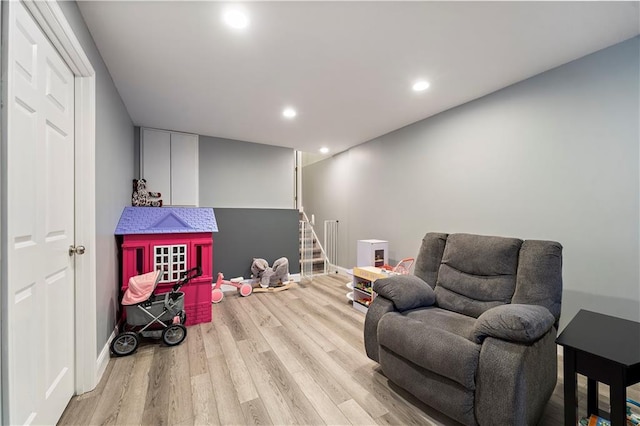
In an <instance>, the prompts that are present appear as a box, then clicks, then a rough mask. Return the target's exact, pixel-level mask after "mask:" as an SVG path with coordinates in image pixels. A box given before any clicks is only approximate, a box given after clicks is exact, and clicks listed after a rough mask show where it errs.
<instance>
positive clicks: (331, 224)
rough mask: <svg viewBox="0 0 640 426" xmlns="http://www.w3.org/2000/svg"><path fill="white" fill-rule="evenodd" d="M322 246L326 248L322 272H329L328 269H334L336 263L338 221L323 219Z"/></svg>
mask: <svg viewBox="0 0 640 426" xmlns="http://www.w3.org/2000/svg"><path fill="white" fill-rule="evenodd" d="M324 247H325V249H326V254H325V262H324V273H325V274H327V273H329V271H328V269H332V270H335V265H337V264H338V221H337V220H335V219H333V220H325V221H324Z"/></svg>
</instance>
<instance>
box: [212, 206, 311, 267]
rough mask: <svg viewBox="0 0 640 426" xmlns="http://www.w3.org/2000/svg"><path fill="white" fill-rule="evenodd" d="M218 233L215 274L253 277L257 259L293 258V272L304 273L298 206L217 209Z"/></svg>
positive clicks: (214, 235) (290, 262) (291, 262)
mask: <svg viewBox="0 0 640 426" xmlns="http://www.w3.org/2000/svg"><path fill="white" fill-rule="evenodd" d="M215 214H216V222H217V223H218V232H216V233H214V234H213V276H214V278H216V277H217V276H218V272H222V273H223V274H224V276H225V279H230V278H234V277H239V276H242V277H244V278H250V277H251V263H252V262H253V259H254V258H262V259H265V260H266V261H267V262H268V263H269V265H270V266H272V265H273V262H274V261H275V260H276V259H278V258H280V257H286V258H287V260H288V261H289V273H291V274H297V273H299V272H300V255H299V253H300V243H299V231H298V227H299V216H300V214H299V213H298V210H296V209H243V208H240V209H233V208H216V209H215Z"/></svg>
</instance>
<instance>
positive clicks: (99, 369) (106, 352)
mask: <svg viewBox="0 0 640 426" xmlns="http://www.w3.org/2000/svg"><path fill="white" fill-rule="evenodd" d="M116 334H118V328H115V329H114V330H113V332H112V333H111V336H109V339H108V340H107V343H106V344H105V345H104V347H103V348H102V350H101V351H100V355H98V359H97V360H96V384H98V383H100V380H102V375H103V374H104V372H105V370H106V369H107V365H108V364H109V359H110V358H111V356H110V352H111V349H110V348H111V341H112V340H113V339H114V338H115V337H116Z"/></svg>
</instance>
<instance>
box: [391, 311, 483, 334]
mask: <svg viewBox="0 0 640 426" xmlns="http://www.w3.org/2000/svg"><path fill="white" fill-rule="evenodd" d="M403 314H404V315H405V316H406V317H407V318H411V319H414V320H417V321H421V322H423V323H425V324H429V327H437V328H439V329H441V330H444V331H448V332H449V333H453V334H456V335H458V336H460V337H464V338H465V339H467V338H468V337H469V336H471V333H472V332H473V327H474V326H475V324H476V319H475V318H472V317H468V316H466V315H462V314H459V313H457V312H452V311H447V310H445V309H440V308H436V307H435V306H430V307H428V308H421V309H414V310H412V311H407V312H404V313H403Z"/></svg>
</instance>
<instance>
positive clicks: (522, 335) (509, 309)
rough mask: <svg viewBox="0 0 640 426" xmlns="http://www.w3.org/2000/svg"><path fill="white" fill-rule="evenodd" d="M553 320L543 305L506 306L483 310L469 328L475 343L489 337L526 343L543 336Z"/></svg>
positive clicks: (551, 325)
mask: <svg viewBox="0 0 640 426" xmlns="http://www.w3.org/2000/svg"><path fill="white" fill-rule="evenodd" d="M555 320H556V319H555V318H554V317H553V315H551V312H549V310H548V309H547V308H545V307H544V306H536V305H521V304H509V305H502V306H498V307H495V308H493V309H489V310H488V311H485V312H484V313H483V314H482V315H480V316H479V317H478V319H477V320H476V322H475V325H474V327H473V333H472V335H471V340H473V341H474V342H476V343H482V341H483V340H484V339H485V338H486V337H488V336H490V337H495V338H497V339H503V340H508V341H511V342H521V343H530V342H533V341H536V340H538V339H539V338H540V337H542V336H543V335H544V334H546V333H547V332H548V331H549V330H550V329H551V327H553V323H554V322H555Z"/></svg>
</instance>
